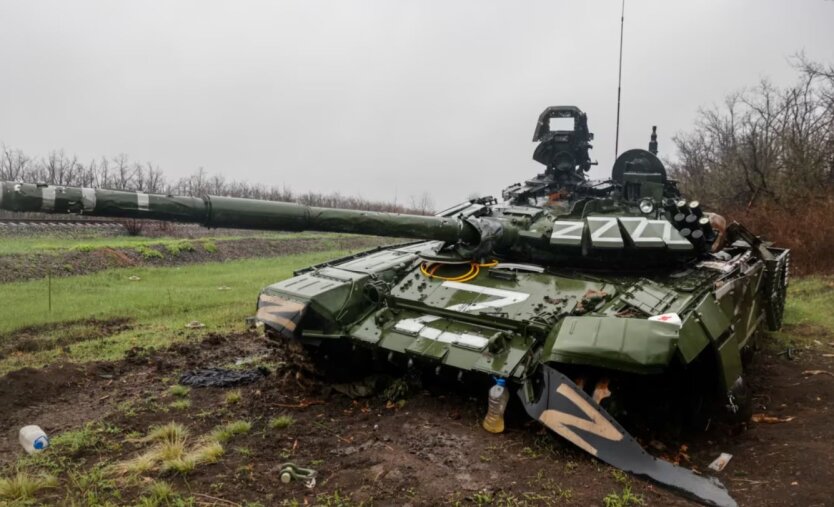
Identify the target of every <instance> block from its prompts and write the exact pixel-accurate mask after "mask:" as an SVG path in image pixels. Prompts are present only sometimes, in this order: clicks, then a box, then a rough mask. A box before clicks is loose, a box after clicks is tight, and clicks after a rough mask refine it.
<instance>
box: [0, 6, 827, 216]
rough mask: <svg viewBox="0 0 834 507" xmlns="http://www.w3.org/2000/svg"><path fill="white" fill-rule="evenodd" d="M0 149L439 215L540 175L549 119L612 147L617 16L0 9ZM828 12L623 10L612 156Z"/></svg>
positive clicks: (608, 157)
mask: <svg viewBox="0 0 834 507" xmlns="http://www.w3.org/2000/svg"><path fill="white" fill-rule="evenodd" d="M0 20H2V25H0V26H2V28H0V75H2V77H1V78H0V141H2V142H3V143H5V144H6V145H8V146H11V147H15V148H20V149H22V150H24V151H25V152H26V153H28V154H30V155H45V154H46V153H47V152H48V151H49V150H51V149H56V148H63V149H65V150H67V151H68V152H69V153H74V154H77V155H78V156H80V157H81V158H82V159H85V160H86V159H89V158H92V157H97V156H101V155H108V156H112V155H115V154H118V153H126V154H128V155H129V156H130V157H131V158H132V159H134V160H139V161H153V162H155V163H157V164H159V165H160V167H162V168H163V169H164V171H165V172H166V174H167V175H168V176H169V177H179V176H184V175H186V174H189V173H191V172H193V171H194V170H195V169H196V168H198V167H201V166H202V167H204V168H205V169H206V170H207V171H208V172H210V173H222V174H223V175H225V176H226V177H227V178H230V179H231V178H234V179H245V180H249V181H262V182H264V183H267V184H271V185H273V184H274V185H281V184H287V185H288V186H290V187H291V188H293V189H294V190H296V191H306V190H318V191H323V192H337V191H338V192H341V193H343V194H351V195H361V196H363V197H366V198H371V199H386V200H388V199H393V198H394V196H395V194H396V195H397V196H398V199H399V201H400V202H406V203H407V201H408V198H409V196H410V195H419V194H420V193H422V192H423V191H429V192H431V193H432V195H433V196H434V200H435V204H436V206H437V207H443V206H445V205H448V204H452V203H454V202H457V201H460V200H462V199H463V198H465V197H466V196H467V195H469V194H470V193H473V192H479V193H492V194H498V193H499V192H500V189H501V188H503V187H504V186H506V185H507V184H510V183H512V182H515V181H520V180H522V179H524V178H526V177H531V176H533V175H534V174H536V173H537V172H538V171H539V169H540V168H541V166H539V165H538V164H537V163H535V162H533V161H532V160H531V155H532V151H533V148H534V145H533V143H532V142H531V141H530V139H531V137H532V134H533V127H534V124H535V120H536V117H537V116H538V114H539V113H540V112H541V110H542V109H543V108H544V107H545V106H548V105H568V104H570V105H577V106H579V107H580V108H582V109H583V110H585V111H586V112H587V113H588V115H589V120H590V127H591V131H592V132H594V133H595V134H596V143H595V147H596V148H595V150H594V152H593V155H594V158H596V159H597V160H599V162H600V166H599V168H597V169H595V170H594V171H593V173H592V175H593V176H595V177H603V176H604V175H605V174H607V173H608V171H609V170H610V166H611V163H612V162H613V151H614V148H613V146H614V119H615V112H616V86H617V51H618V47H617V44H618V38H619V21H620V2H619V0H613V1H612V0H608V1H578V0H577V1H573V2H568V1H557V0H549V1H542V2H532V1H525V2H497V1H496V2H488V1H484V0H478V1H448V0H447V1H427V0H414V1H394V0H381V1H333V2H326V1H317V0H300V1H270V2H254V1H228V2H217V1H206V0H198V1H191V2H185V1H178V2H172V1H165V2H162V1H158V2H151V1H142V2H139V1H134V2H127V1H114V0H102V1H79V0H74V1H71V2H67V1H63V0H62V1H53V2H47V1H24V0H21V1H11V0H0ZM832 27H834V1H829V0H792V1H787V0H785V1H776V0H767V1H764V0H748V1H741V0H733V1H729V0H728V1H712V0H708V1H704V0H700V1H693V2H682V1H678V0H662V1H660V0H658V1H649V0H627V4H626V26H625V50H624V57H623V60H624V70H623V106H622V131H621V140H620V146H621V151H622V149H623V148H630V147H645V145H646V143H647V142H648V136H649V133H650V128H651V125H653V124H656V125H658V128H659V131H660V143H661V144H660V149H661V152H663V153H664V154H665V155H667V156H668V155H671V153H669V152H670V151H671V150H672V148H673V147H672V144H671V141H670V137H671V135H672V134H674V133H675V132H677V131H680V130H685V129H687V128H688V127H689V125H691V122H692V120H693V118H694V115H695V113H696V111H697V109H698V107H699V106H702V105H709V104H710V103H714V102H720V101H721V99H722V97H723V96H724V95H726V94H727V93H728V92H731V91H733V90H736V89H738V88H740V87H743V86H746V85H754V84H755V83H756V82H757V81H758V80H759V79H760V78H763V77H769V78H771V79H772V80H773V81H774V82H775V83H777V84H788V83H790V82H792V81H793V76H794V72H793V70H792V69H791V68H790V66H789V64H788V62H787V59H788V57H789V56H791V55H792V54H794V53H795V52H796V51H799V50H804V51H805V52H806V54H807V55H808V56H809V57H811V58H813V59H817V60H821V61H826V62H834V29H832Z"/></svg>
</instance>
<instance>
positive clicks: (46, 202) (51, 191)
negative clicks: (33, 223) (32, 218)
mask: <svg viewBox="0 0 834 507" xmlns="http://www.w3.org/2000/svg"><path fill="white" fill-rule="evenodd" d="M54 209H55V187H43V188H41V211H52V210H54Z"/></svg>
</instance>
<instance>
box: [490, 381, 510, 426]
mask: <svg viewBox="0 0 834 507" xmlns="http://www.w3.org/2000/svg"><path fill="white" fill-rule="evenodd" d="M506 385H507V380H506V379H503V378H499V379H495V385H494V386H492V388H490V390H489V405H487V414H486V417H484V429H485V430H487V431H489V432H490V433H501V432H502V431H504V410H506V408H507V402H508V401H510V392H509V391H508V390H507V388H506Z"/></svg>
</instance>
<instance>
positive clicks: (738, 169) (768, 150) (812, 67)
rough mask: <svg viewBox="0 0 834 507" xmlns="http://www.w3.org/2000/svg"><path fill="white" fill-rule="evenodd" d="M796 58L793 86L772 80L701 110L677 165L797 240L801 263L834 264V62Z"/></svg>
mask: <svg viewBox="0 0 834 507" xmlns="http://www.w3.org/2000/svg"><path fill="white" fill-rule="evenodd" d="M793 64H794V65H795V68H796V70H797V74H798V79H797V82H796V84H795V85H793V86H788V87H785V88H780V87H777V86H775V85H773V84H771V83H770V82H768V81H766V80H765V81H762V82H760V83H759V84H758V85H757V86H755V87H752V88H749V89H745V90H742V91H739V92H736V93H733V94H731V95H729V96H727V97H726V98H725V100H724V102H723V103H722V104H721V105H717V106H713V107H710V108H705V109H701V110H700V111H699V114H698V118H697V121H696V123H695V125H694V127H693V128H692V129H691V130H690V131H689V132H686V133H682V134H679V135H677V136H676V137H675V139H674V141H675V144H676V145H677V150H678V160H677V161H675V162H672V163H671V164H670V167H671V170H672V174H673V175H674V177H675V178H677V179H678V180H679V182H680V186H681V189H682V191H683V192H684V193H685V194H686V195H688V196H690V197H692V198H697V199H699V200H700V201H701V202H703V203H705V204H706V205H707V206H708V207H710V208H712V209H715V210H718V211H720V212H722V213H724V214H726V215H728V216H729V217H730V218H734V219H737V220H738V221H740V222H742V223H744V224H745V225H747V226H748V227H749V228H751V229H752V230H753V231H754V232H756V233H757V234H762V235H763V236H764V237H765V238H766V239H769V240H773V241H775V242H776V243H778V244H779V245H780V246H787V247H790V248H791V249H792V250H793V259H794V260H795V261H797V262H795V263H794V266H795V267H797V268H798V271H799V272H805V273H810V272H832V271H834V255H832V252H834V65H830V64H829V65H826V64H821V63H817V62H813V61H810V60H808V59H807V58H805V57H804V56H803V55H799V56H797V57H796V58H795V59H794V61H793Z"/></svg>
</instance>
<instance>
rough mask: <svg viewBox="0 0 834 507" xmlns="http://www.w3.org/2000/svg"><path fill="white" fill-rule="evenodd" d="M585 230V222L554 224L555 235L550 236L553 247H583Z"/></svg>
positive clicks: (561, 221) (560, 222) (565, 221)
mask: <svg viewBox="0 0 834 507" xmlns="http://www.w3.org/2000/svg"><path fill="white" fill-rule="evenodd" d="M584 230H585V222H584V221H583V222H579V221H574V220H557V221H556V222H553V234H551V236H550V243H551V244H553V245H565V246H582V233H583V232H584Z"/></svg>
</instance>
